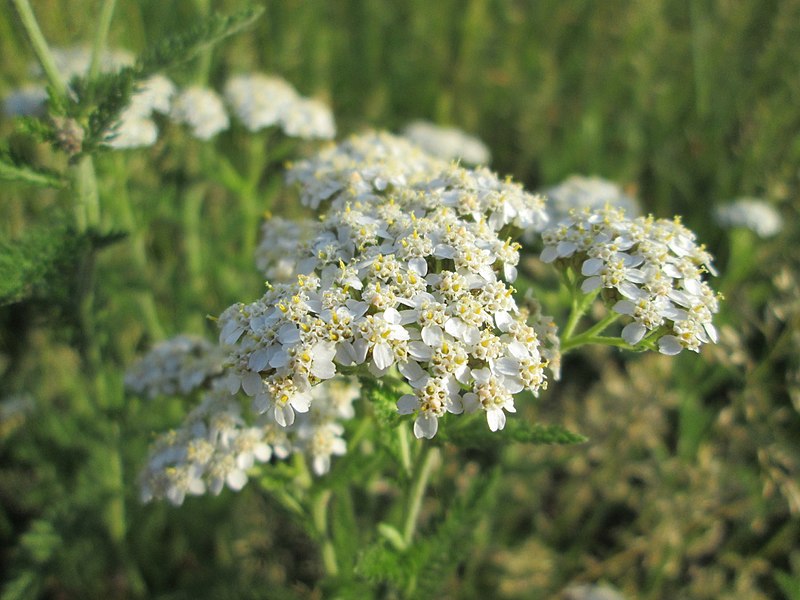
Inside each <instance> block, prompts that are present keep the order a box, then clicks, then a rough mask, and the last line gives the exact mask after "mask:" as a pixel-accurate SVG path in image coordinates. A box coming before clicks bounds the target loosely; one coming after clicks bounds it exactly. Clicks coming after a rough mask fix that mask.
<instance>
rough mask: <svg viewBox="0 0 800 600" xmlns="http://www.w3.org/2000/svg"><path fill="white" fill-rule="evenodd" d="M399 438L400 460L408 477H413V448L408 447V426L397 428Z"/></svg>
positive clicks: (402, 424) (403, 424) (402, 425)
mask: <svg viewBox="0 0 800 600" xmlns="http://www.w3.org/2000/svg"><path fill="white" fill-rule="evenodd" d="M397 438H398V440H399V442H400V460H401V462H402V463H403V470H404V471H405V472H406V475H407V476H410V475H411V448H410V446H409V445H408V425H407V424H406V423H401V424H400V426H399V427H398V428H397Z"/></svg>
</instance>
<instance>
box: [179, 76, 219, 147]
mask: <svg viewBox="0 0 800 600" xmlns="http://www.w3.org/2000/svg"><path fill="white" fill-rule="evenodd" d="M170 116H171V117H172V118H173V119H174V120H175V121H176V122H178V123H184V124H186V125H188V126H189V127H190V128H191V130H192V135H193V136H194V137H196V138H198V139H201V140H209V139H211V138H212V137H214V136H215V135H217V134H218V133H219V132H220V131H224V130H225V129H227V128H228V125H229V124H230V122H229V121H228V114H227V113H226V112H225V107H224V106H223V104H222V100H221V99H220V97H219V96H218V95H217V93H216V92H214V91H213V90H211V89H208V88H204V87H200V86H191V87H188V88H186V89H184V90H182V91H181V92H180V93H179V94H178V96H177V97H176V98H175V100H174V102H173V104H172V109H171V110H170Z"/></svg>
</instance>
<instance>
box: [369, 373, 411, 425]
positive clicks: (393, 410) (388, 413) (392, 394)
mask: <svg viewBox="0 0 800 600" xmlns="http://www.w3.org/2000/svg"><path fill="white" fill-rule="evenodd" d="M395 383H396V380H394V379H392V378H390V377H384V378H383V379H375V378H369V379H367V378H365V379H363V380H362V381H361V389H362V390H363V393H364V397H365V398H366V399H367V401H368V402H369V403H370V406H371V407H372V410H373V413H374V414H375V418H376V419H377V420H378V423H379V424H380V425H381V426H382V427H386V428H394V427H397V425H398V424H399V423H400V421H401V419H402V417H401V415H399V414H398V412H397V399H398V398H399V397H400V394H398V392H397V390H396V387H395Z"/></svg>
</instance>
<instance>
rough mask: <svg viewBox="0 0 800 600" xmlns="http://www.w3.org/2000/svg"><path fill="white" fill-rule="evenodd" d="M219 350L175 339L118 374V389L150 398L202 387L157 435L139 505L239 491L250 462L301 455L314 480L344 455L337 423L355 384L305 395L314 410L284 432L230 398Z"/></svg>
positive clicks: (350, 410) (333, 384)
mask: <svg viewBox="0 0 800 600" xmlns="http://www.w3.org/2000/svg"><path fill="white" fill-rule="evenodd" d="M222 363H223V353H222V349H221V348H219V347H217V346H214V345H212V344H210V343H208V342H207V341H205V340H201V339H199V338H193V337H190V336H178V337H177V338H174V339H172V340H168V341H166V342H162V343H161V344H160V345H158V346H156V348H154V349H153V350H152V351H151V352H150V353H149V354H148V355H146V356H145V357H144V358H143V359H142V360H141V361H139V362H138V363H136V364H135V365H133V366H132V367H131V368H130V369H129V370H128V372H127V373H126V377H125V383H126V387H127V388H128V389H129V390H130V391H132V392H134V393H138V394H144V395H147V396H149V397H150V398H154V397H156V396H158V395H174V394H177V393H182V394H188V393H190V392H192V391H194V390H197V389H200V388H204V391H203V394H202V401H201V403H200V405H199V406H198V407H197V408H195V409H194V410H193V411H192V412H191V413H190V414H189V415H188V417H187V418H186V420H185V421H184V422H183V424H182V425H181V426H180V427H179V428H178V429H175V430H172V431H169V432H167V433H165V434H162V435H160V436H159V437H158V438H157V439H156V442H155V443H154V445H153V447H152V448H151V451H150V456H149V458H148V462H147V465H146V467H145V469H144V471H143V472H142V474H141V475H140V492H141V498H142V500H143V501H145V502H147V501H150V500H152V499H154V498H167V499H168V500H169V501H170V502H172V503H173V504H175V505H178V504H181V503H182V502H183V500H184V498H185V497H186V495H187V494H188V495H199V494H204V493H206V492H211V493H213V494H219V493H220V491H222V489H223V488H224V487H228V488H230V489H232V490H234V491H238V490H240V489H241V488H242V487H243V486H244V485H245V484H246V483H247V481H248V472H249V471H250V470H251V469H252V467H253V466H254V465H256V464H257V463H266V462H269V461H270V460H273V459H285V458H287V457H289V456H290V455H292V454H300V455H303V456H304V457H305V458H306V460H307V461H308V463H309V464H310V466H311V469H312V471H313V472H314V473H315V474H316V475H324V474H325V473H327V472H328V471H329V470H330V466H331V458H332V457H334V456H341V455H343V454H345V453H346V451H347V444H346V443H345V440H344V438H343V437H342V436H343V434H344V425H343V423H344V422H345V421H348V420H350V419H352V418H353V416H354V415H355V408H354V406H353V401H354V400H355V399H356V398H358V397H359V395H360V388H359V386H358V384H357V383H356V382H351V381H350V380H349V379H347V378H344V377H339V378H337V379H335V380H333V381H330V382H327V383H326V385H324V386H318V387H316V388H314V390H313V391H312V397H313V399H314V406H313V408H312V410H311V411H309V412H307V413H305V414H303V415H299V418H298V419H297V420H296V421H295V422H294V424H293V425H292V426H291V427H286V428H284V427H280V426H279V425H277V424H276V423H275V422H274V421H271V420H269V419H267V418H265V417H263V416H262V417H260V418H257V419H252V418H251V416H250V415H249V414H247V413H248V412H249V411H243V410H242V402H241V399H240V398H239V397H237V395H236V394H231V392H230V391H229V389H228V388H229V385H228V383H227V381H226V375H225V373H224V372H223V364H222Z"/></svg>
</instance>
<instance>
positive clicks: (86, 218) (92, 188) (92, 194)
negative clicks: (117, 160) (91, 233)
mask: <svg viewBox="0 0 800 600" xmlns="http://www.w3.org/2000/svg"><path fill="white" fill-rule="evenodd" d="M69 169H70V175H71V179H72V191H73V193H74V194H75V204H74V206H73V213H74V216H75V226H76V228H77V230H78V232H80V233H84V232H86V231H88V230H89V229H96V228H97V226H98V225H99V224H100V198H99V196H98V193H97V177H96V176H95V172H94V162H93V160H92V157H91V156H89V155H85V156H83V157H81V158H80V160H79V161H78V164H76V165H73V166H71V167H70V168H69Z"/></svg>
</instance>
